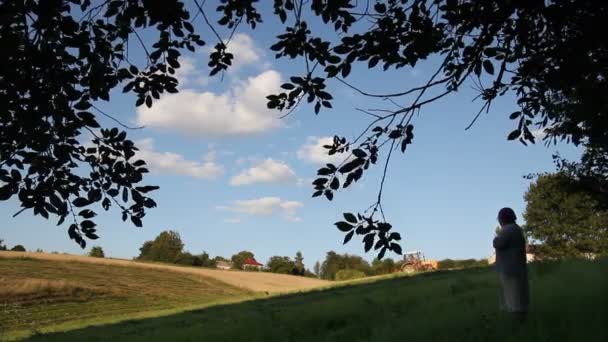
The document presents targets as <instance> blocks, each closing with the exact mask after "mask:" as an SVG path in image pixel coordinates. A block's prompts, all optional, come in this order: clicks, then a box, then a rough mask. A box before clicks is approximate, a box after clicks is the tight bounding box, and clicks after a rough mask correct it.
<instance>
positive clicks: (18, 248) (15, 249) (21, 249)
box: [11, 245, 26, 252]
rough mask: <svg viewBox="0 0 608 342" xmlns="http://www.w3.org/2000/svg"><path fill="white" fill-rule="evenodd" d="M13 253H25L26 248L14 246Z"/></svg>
mask: <svg viewBox="0 0 608 342" xmlns="http://www.w3.org/2000/svg"><path fill="white" fill-rule="evenodd" d="M11 251H13V252H25V251H26V250H25V247H23V245H15V246H13V248H11Z"/></svg>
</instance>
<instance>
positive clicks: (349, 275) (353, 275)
mask: <svg viewBox="0 0 608 342" xmlns="http://www.w3.org/2000/svg"><path fill="white" fill-rule="evenodd" d="M364 277H365V273H363V272H361V271H359V270H340V271H338V273H336V280H352V279H358V278H364Z"/></svg>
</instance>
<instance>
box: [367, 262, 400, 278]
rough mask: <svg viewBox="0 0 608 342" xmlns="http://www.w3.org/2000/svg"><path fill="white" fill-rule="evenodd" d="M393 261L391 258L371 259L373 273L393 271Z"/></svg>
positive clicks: (379, 273)
mask: <svg viewBox="0 0 608 342" xmlns="http://www.w3.org/2000/svg"><path fill="white" fill-rule="evenodd" d="M395 267H396V266H395V261H394V260H393V259H391V258H387V259H382V260H379V259H378V258H376V259H374V260H373V261H372V270H373V271H374V274H375V275H381V274H390V273H393V272H395V269H396V268H395Z"/></svg>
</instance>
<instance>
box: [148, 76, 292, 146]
mask: <svg viewBox="0 0 608 342" xmlns="http://www.w3.org/2000/svg"><path fill="white" fill-rule="evenodd" d="M280 85H281V75H280V74H279V73H278V72H277V71H274V70H268V71H264V72H262V73H261V74H259V75H257V76H255V77H250V78H248V79H247V80H244V81H235V85H234V86H232V87H230V90H228V91H226V92H224V93H221V94H217V93H213V92H209V91H203V92H197V91H195V90H192V89H185V90H182V91H180V92H179V93H177V94H166V95H163V96H162V97H161V98H160V99H159V100H156V101H155V102H154V105H153V106H152V108H147V107H146V106H140V107H139V108H138V110H137V122H138V124H140V125H145V126H147V127H155V128H161V129H168V130H174V131H180V132H183V133H186V134H189V135H192V136H235V135H247V134H255V133H261V132H264V131H267V130H270V129H273V128H276V127H279V126H280V124H281V120H280V119H279V116H278V114H277V112H275V111H273V110H269V109H267V108H266V102H267V100H266V96H267V95H268V94H272V93H274V92H277V91H278V90H279V87H280Z"/></svg>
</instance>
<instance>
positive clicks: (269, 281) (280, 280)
mask: <svg viewBox="0 0 608 342" xmlns="http://www.w3.org/2000/svg"><path fill="white" fill-rule="evenodd" d="M16 257H18V258H23V257H25V258H31V259H37V260H49V261H60V262H61V261H76V262H81V263H89V264H90V263H93V264H96V265H112V266H128V267H139V268H146V269H155V270H168V271H172V272H181V273H188V274H192V275H199V276H204V277H209V278H213V279H216V280H219V281H221V282H224V283H227V284H230V285H232V286H236V287H239V288H242V289H247V290H250V291H254V292H269V293H282V292H291V291H297V290H306V289H310V288H315V287H320V286H326V285H328V284H329V282H327V281H324V280H320V279H313V278H305V277H296V276H291V275H286V274H275V273H260V272H241V271H232V270H230V271H224V270H215V269H209V268H202V267H185V266H177V265H167V264H159V263H147V262H135V261H131V260H124V259H108V258H105V259H102V258H90V257H86V256H80V255H70V254H49V253H28V252H0V260H1V259H2V258H16Z"/></svg>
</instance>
